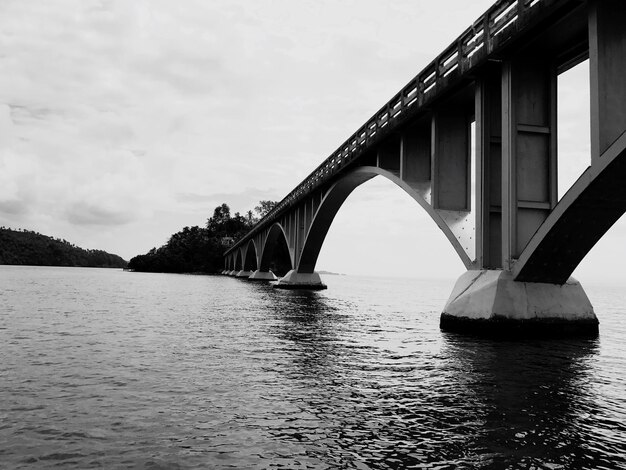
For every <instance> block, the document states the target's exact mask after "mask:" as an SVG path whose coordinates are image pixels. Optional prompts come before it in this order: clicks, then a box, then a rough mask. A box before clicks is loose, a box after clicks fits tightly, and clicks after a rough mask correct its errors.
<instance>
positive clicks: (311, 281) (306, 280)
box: [274, 269, 327, 290]
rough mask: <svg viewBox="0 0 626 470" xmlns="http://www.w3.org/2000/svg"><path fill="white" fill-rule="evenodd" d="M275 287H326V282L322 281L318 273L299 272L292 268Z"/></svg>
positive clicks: (316, 288)
mask: <svg viewBox="0 0 626 470" xmlns="http://www.w3.org/2000/svg"><path fill="white" fill-rule="evenodd" d="M274 287H276V288H277V289H309V290H322V289H326V287H327V286H326V284H324V283H323V282H322V279H321V278H320V275H319V274H317V273H299V272H297V271H296V270H295V269H292V270H291V271H289V272H288V273H287V274H285V276H284V277H281V278H280V279H279V280H278V282H277V283H276V284H274Z"/></svg>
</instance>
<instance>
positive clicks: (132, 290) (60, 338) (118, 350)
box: [0, 266, 626, 469]
mask: <svg viewBox="0 0 626 470" xmlns="http://www.w3.org/2000/svg"><path fill="white" fill-rule="evenodd" d="M325 281H326V282H327V283H328V285H329V289H328V290H327V291H323V292H313V293H307V292H297V291H281V290H274V289H272V288H271V287H269V286H268V285H266V284H257V283H250V282H246V281H241V280H237V279H233V278H228V277H214V276H181V275H167V274H142V273H128V272H123V271H117V270H103V269H80V268H34V267H8V266H0V286H1V290H0V359H1V361H0V418H1V419H0V468H7V469H9V468H10V469H13V468H28V469H31V468H32V469H40V468H55V467H57V468H76V469H78V468H80V469H83V468H107V469H108V468H147V469H158V468H162V469H175V468H210V469H221V468H251V469H257V468H258V469H265V468H289V469H292V468H315V469H318V468H319V469H323V468H333V469H334V468H357V469H367V468H433V469H442V468H451V469H452V468H493V469H504V468H524V469H527V468H536V469H540V468H541V469H543V468H546V469H559V468H562V469H570V468H589V469H591V468H593V469H602V468H626V425H625V424H624V423H626V403H625V398H626V380H624V374H625V372H626V368H625V365H626V346H625V344H626V341H625V339H626V329H625V328H624V327H625V326H626V316H625V315H624V313H626V312H624V307H623V306H624V305H626V296H625V295H624V294H623V293H622V292H621V291H620V290H619V289H614V290H610V289H607V288H599V287H597V288H593V287H591V286H585V287H586V289H587V292H588V294H589V296H590V297H591V300H592V302H593V303H594V304H595V307H596V312H597V314H598V316H599V319H600V322H601V324H600V328H601V334H600V337H599V338H598V339H596V340H558V341H555V340H549V341H526V342H522V341H516V342H515V341H493V340H491V341H488V340H479V339H468V338H464V337H459V336H456V335H453V334H446V333H442V332H441V331H440V330H439V328H438V321H439V312H440V310H441V308H442V307H443V305H444V303H445V300H446V299H447V297H448V294H449V293H450V291H451V289H452V283H450V282H435V281H417V280H397V279H396V280H385V279H366V278H355V277H343V276H325Z"/></svg>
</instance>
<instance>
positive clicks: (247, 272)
mask: <svg viewBox="0 0 626 470" xmlns="http://www.w3.org/2000/svg"><path fill="white" fill-rule="evenodd" d="M250 274H252V273H251V272H250V271H243V270H242V271H239V272H238V273H237V274H235V277H245V278H246V279H247V278H249V277H250Z"/></svg>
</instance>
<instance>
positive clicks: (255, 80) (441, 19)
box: [0, 0, 626, 280]
mask: <svg viewBox="0 0 626 470" xmlns="http://www.w3.org/2000/svg"><path fill="white" fill-rule="evenodd" d="M491 4H492V1H491V0H486V1H485V0H477V1H473V2H466V1H463V0H439V1H438V2H430V1H425V0H421V1H418V0H394V1H393V2H380V1H373V0H345V1H336V0H315V1H308V0H224V1H222V0H181V1H179V2H172V1H167V0H133V1H129V0H56V1H55V2H49V1H45V0H29V1H27V2H26V1H23V0H0V71H1V73H0V225H3V226H8V227H12V228H18V227H19V228H24V229H28V230H35V231H38V232H40V233H44V234H47V235H51V236H54V237H59V238H64V239H66V240H69V241H71V242H72V243H75V244H77V245H79V246H82V247H84V248H98V249H103V250H106V251H109V252H112V253H116V254H119V255H120V256H122V257H124V258H125V259H130V258H131V257H133V256H135V255H137V254H141V253H145V252H147V251H148V250H149V249H150V248H152V247H155V246H160V245H162V244H164V243H165V242H166V241H167V239H168V238H169V236H170V235H171V234H172V233H174V232H176V231H178V230H180V229H182V228H183V227H184V226H193V225H200V226H203V225H204V224H205V223H206V219H207V218H208V217H210V216H211V215H212V213H213V209H214V208H215V207H216V206H218V205H220V204H221V203H223V202H225V203H227V204H229V206H230V207H231V210H232V212H235V211H240V212H242V213H243V212H246V211H247V210H249V209H253V208H254V206H255V205H256V204H257V202H258V201H259V200H262V199H263V200H265V199H270V200H280V199H282V198H283V197H284V196H285V195H286V194H287V193H288V192H289V191H290V190H291V189H293V188H294V187H295V186H296V185H297V184H298V183H299V182H300V181H301V180H302V179H303V178H305V177H306V176H307V175H308V174H309V173H310V172H311V171H312V170H313V169H314V168H315V167H316V166H317V165H318V164H319V163H321V162H322V161H323V160H324V159H325V158H326V157H327V156H328V155H330V154H331V153H332V151H334V150H335V149H336V148H337V147H338V146H339V145H341V144H342V143H343V142H344V140H345V139H346V138H347V137H348V136H349V135H351V134H352V133H353V132H354V131H355V130H356V129H357V128H358V127H360V126H361V125H362V124H363V123H364V122H365V121H366V120H367V119H368V118H369V117H370V116H371V115H372V114H373V113H374V112H376V111H377V110H378V109H379V108H380V107H381V106H382V105H383V104H384V103H385V102H386V101H387V100H388V99H389V98H391V97H392V96H393V95H394V94H395V93H396V92H397V91H398V90H399V89H400V88H401V87H402V86H404V85H405V84H406V83H407V82H408V81H409V80H410V79H411V78H412V77H413V76H415V75H416V74H417V73H418V72H419V71H420V70H421V69H422V68H424V67H425V66H426V65H427V64H428V63H429V62H430V61H431V60H432V59H434V58H435V57H436V56H437V55H438V54H439V53H440V52H442V51H443V49H444V48H445V47H446V46H447V45H449V44H450V43H451V42H452V41H454V40H455V39H456V37H457V36H458V35H459V34H460V33H461V32H462V31H463V30H464V29H465V28H466V27H467V26H469V25H470V24H471V23H472V22H473V21H474V20H475V19H476V18H478V17H479V16H480V15H481V14H482V13H483V12H484V11H485V10H486V9H487V8H488V7H489V6H490V5H491ZM559 103H560V104H559V130H560V136H559V139H560V140H559V150H560V155H559V162H560V163H561V162H564V163H565V164H564V165H562V168H564V169H565V171H564V172H563V176H562V180H563V188H566V187H567V185H569V184H571V183H572V182H573V181H574V180H575V179H576V177H577V176H578V174H580V172H582V170H583V169H584V168H585V167H586V166H587V165H588V164H589V137H588V134H589V123H588V121H585V119H588V118H586V117H585V115H586V114H588V108H589V93H588V69H587V68H586V65H585V64H582V65H581V66H579V67H577V68H575V69H573V70H572V71H570V72H569V73H568V74H567V76H564V77H561V79H560V81H559ZM563 188H562V189H561V190H560V193H561V194H562V193H563ZM624 235H626V228H625V227H624V223H623V221H620V222H618V224H617V226H616V227H614V229H613V230H612V231H610V232H609V233H608V234H607V235H606V236H605V238H604V239H603V240H602V241H601V242H600V243H599V244H598V246H597V247H596V248H594V250H593V251H592V253H590V255H589V256H588V258H587V259H586V260H585V261H584V262H583V263H582V264H581V266H580V268H579V270H578V271H577V273H576V275H578V276H579V277H580V278H581V280H582V278H585V279H592V280H600V279H605V278H606V279H621V280H624V279H626V275H625V274H624V273H623V272H622V270H620V269H618V268H617V267H614V263H615V259H616V252H618V253H619V255H618V256H620V255H623V254H624V250H625V249H624V248H623V239H624ZM622 259H623V257H622ZM317 267H318V268H319V269H325V270H331V271H337V272H342V273H348V274H362V275H381V276H404V277H406V276H410V277H443V278H452V279H453V278H456V277H457V276H458V275H460V274H461V273H462V272H463V271H464V267H463V265H462V263H461V261H460V259H459V258H458V256H457V255H456V253H455V252H454V249H453V248H452V246H451V245H450V244H449V243H448V242H447V240H446V239H445V237H444V236H443V234H442V233H441V232H440V231H439V229H438V228H437V227H436V225H435V223H434V222H433V221H432V220H431V219H430V218H429V217H428V216H426V214H425V213H424V211H423V210H422V209H421V208H420V207H419V205H417V203H415V201H413V200H412V199H411V198H410V197H409V196H408V195H406V194H405V193H404V192H403V191H402V190H400V189H399V188H398V187H396V186H395V185H393V184H392V183H390V182H389V181H387V180H384V179H382V178H375V179H374V180H372V181H371V182H368V183H366V184H365V185H363V186H362V187H360V188H358V189H357V190H356V191H355V192H354V193H353V195H351V196H350V197H349V198H348V200H347V201H346V204H345V205H344V207H343V208H342V210H341V211H340V212H339V214H338V215H337V218H336V219H335V222H334V224H333V226H332V227H331V230H330V232H329V234H328V237H327V240H326V242H325V244H324V247H323V248H322V252H321V254H320V258H319V261H318V266H317Z"/></svg>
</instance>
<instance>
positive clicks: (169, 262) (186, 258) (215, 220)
mask: <svg viewBox="0 0 626 470" xmlns="http://www.w3.org/2000/svg"><path fill="white" fill-rule="evenodd" d="M275 204H276V203H275V202H274V201H259V205H258V206H257V207H255V209H254V212H253V211H248V212H247V213H246V215H245V216H244V215H241V214H240V213H239V212H235V214H234V215H231V213H230V207H229V206H228V204H222V205H220V206H217V207H216V208H215V210H214V211H213V216H212V217H210V218H209V219H208V220H207V222H206V226H205V227H198V226H193V227H185V228H183V229H182V230H181V231H180V232H177V233H175V234H173V235H172V236H171V237H170V238H169V240H168V241H167V243H166V244H165V245H163V246H161V247H160V248H152V249H151V250H150V251H149V252H148V253H146V254H145V255H138V256H135V257H134V258H132V259H131V260H130V261H129V262H128V267H129V268H130V269H133V270H135V271H143V272H166V273H218V272H220V271H222V269H224V259H223V256H222V255H223V254H224V251H226V250H227V249H228V247H229V246H230V244H232V243H233V241H235V240H237V239H238V238H240V237H242V236H244V235H245V234H246V233H247V232H249V231H250V230H251V229H252V227H254V225H255V224H256V223H257V222H258V221H259V220H260V219H261V218H263V217H264V216H265V215H266V214H267V213H268V212H269V211H270V210H271V209H272V207H274V205H275Z"/></svg>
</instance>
